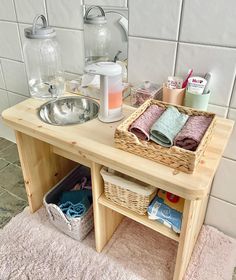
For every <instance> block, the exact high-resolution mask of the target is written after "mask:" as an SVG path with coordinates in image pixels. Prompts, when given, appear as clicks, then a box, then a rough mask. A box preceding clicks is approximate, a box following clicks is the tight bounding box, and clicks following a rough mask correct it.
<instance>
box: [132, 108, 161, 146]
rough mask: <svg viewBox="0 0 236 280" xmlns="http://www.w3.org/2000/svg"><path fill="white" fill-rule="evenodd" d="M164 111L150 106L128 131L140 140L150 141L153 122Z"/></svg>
mask: <svg viewBox="0 0 236 280" xmlns="http://www.w3.org/2000/svg"><path fill="white" fill-rule="evenodd" d="M164 111H165V109H164V108H162V107H158V106H157V105H151V106H149V107H148V108H147V110H146V111H144V112H143V114H142V115H141V116H140V117H139V118H137V119H136V120H135V121H134V122H133V123H132V124H131V126H130V127H129V131H130V132H132V133H134V134H135V135H136V136H137V137H138V138H139V139H141V140H147V141H148V140H149V139H150V129H151V127H152V125H153V124H154V123H155V121H156V120H157V119H158V118H159V117H160V116H161V114H162V113H163V112H164Z"/></svg>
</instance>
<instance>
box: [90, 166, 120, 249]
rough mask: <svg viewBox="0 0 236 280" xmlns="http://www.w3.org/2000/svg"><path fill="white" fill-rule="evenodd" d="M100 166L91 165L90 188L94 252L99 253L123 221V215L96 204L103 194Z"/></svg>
mask: <svg viewBox="0 0 236 280" xmlns="http://www.w3.org/2000/svg"><path fill="white" fill-rule="evenodd" d="M101 168H102V166H101V165H100V164H97V163H94V162H93V163H92V168H91V175H92V186H93V187H92V188H93V211H94V228H95V242H96V250H97V251H98V252H101V251H102V249H103V247H104V246H105V245H106V243H107V242H108V241H109V240H110V238H111V236H112V234H113V233H114V231H115V230H116V228H117V227H118V225H119V224H120V222H121V221H122V219H123V215H121V214H119V213H117V212H116V211H113V210H111V209H109V208H107V207H105V206H103V205H101V204H99V203H98V198H99V197H100V195H101V194H102V193H103V192H104V183H103V179H102V176H101V175H100V170H101Z"/></svg>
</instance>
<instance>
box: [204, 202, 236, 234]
mask: <svg viewBox="0 0 236 280" xmlns="http://www.w3.org/2000/svg"><path fill="white" fill-rule="evenodd" d="M235 221H236V205H233V204H231V203H228V202H225V201H223V200H220V199H218V198H215V197H210V199H209V204H208V209H207V215H206V219H205V223H206V224H210V225H212V226H214V227H216V228H218V229H219V230H221V231H223V232H224V233H226V234H228V235H230V236H232V237H234V238H236V232H235Z"/></svg>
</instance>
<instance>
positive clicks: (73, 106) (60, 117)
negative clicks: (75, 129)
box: [38, 96, 99, 126]
mask: <svg viewBox="0 0 236 280" xmlns="http://www.w3.org/2000/svg"><path fill="white" fill-rule="evenodd" d="M98 110H99V104H98V103H97V102H95V101H93V100H92V99H88V98H85V97H80V96H72V97H71V96H68V97H61V98H58V99H55V100H51V101H49V102H47V103H45V104H43V105H42V106H41V107H40V108H39V110H38V115H39V117H40V119H41V120H42V121H43V122H45V123H48V124H52V125H59V126H64V125H72V124H81V123H85V122H87V121H89V120H92V119H94V118H96V117H97V115H98Z"/></svg>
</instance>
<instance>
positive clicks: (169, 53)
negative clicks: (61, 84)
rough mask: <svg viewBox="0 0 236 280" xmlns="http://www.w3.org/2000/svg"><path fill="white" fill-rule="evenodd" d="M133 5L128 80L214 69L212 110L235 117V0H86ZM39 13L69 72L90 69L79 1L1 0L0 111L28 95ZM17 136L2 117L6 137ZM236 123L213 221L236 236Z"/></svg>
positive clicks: (215, 194) (213, 202)
mask: <svg viewBox="0 0 236 280" xmlns="http://www.w3.org/2000/svg"><path fill="white" fill-rule="evenodd" d="M84 2H85V4H86V5H91V4H98V5H105V6H109V5H111V6H116V7H120V8H125V7H127V5H128V7H129V23H130V24H129V80H130V81H139V80H146V79H149V80H153V81H156V82H159V83H162V82H164V81H165V80H166V77H167V76H168V75H170V74H173V75H174V74H176V75H184V74H186V72H187V71H188V68H189V67H193V68H194V71H195V73H198V74H204V73H206V72H208V71H210V72H211V73H212V74H213V86H212V96H211V100H210V106H209V110H210V111H213V112H215V113H217V114H218V115H220V116H222V117H228V118H230V119H233V120H236V86H235V76H236V67H235V66H236V63H235V62H236V28H235V25H236V1H235V0H228V1H227V4H226V2H225V1H224V0H217V1H215V0H208V1H205V0H191V1H189V0H146V1H145V0H84ZM36 13H43V14H44V15H46V16H47V17H48V20H49V23H50V24H51V25H52V26H55V27H56V30H57V34H58V38H59V41H60V43H61V47H62V53H63V61H64V67H65V69H66V71H67V72H68V73H80V72H81V69H82V68H83V24H82V9H81V3H80V0H37V1H35V0H0V101H1V102H0V112H1V111H2V110H3V109H5V108H7V107H8V106H11V105H13V104H15V103H18V102H19V101H21V100H24V99H25V98H27V97H28V96H29V92H28V88H27V82H26V76H25V68H24V59H23V55H22V50H21V46H22V41H23V28H24V27H25V26H27V24H29V23H31V22H32V19H33V17H34V16H35V14H36ZM1 135H3V136H5V137H12V134H10V130H9V129H7V128H6V127H5V126H3V124H2V123H1V122H0V136H1ZM235 143H236V128H235V129H234V132H233V135H232V137H231V140H230V143H229V145H228V147H227V149H226V152H225V154H224V159H223V160H222V161H221V164H220V167H219V170H218V172H217V175H216V177H215V180H214V184H213V188H212V193H211V198H210V203H209V207H208V213H207V217H206V223H208V224H211V225H214V226H216V227H218V228H219V229H221V230H223V231H224V232H226V233H228V234H230V235H232V236H234V237H236V224H235V220H236V192H235V183H234V174H235V173H236V144H235Z"/></svg>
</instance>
